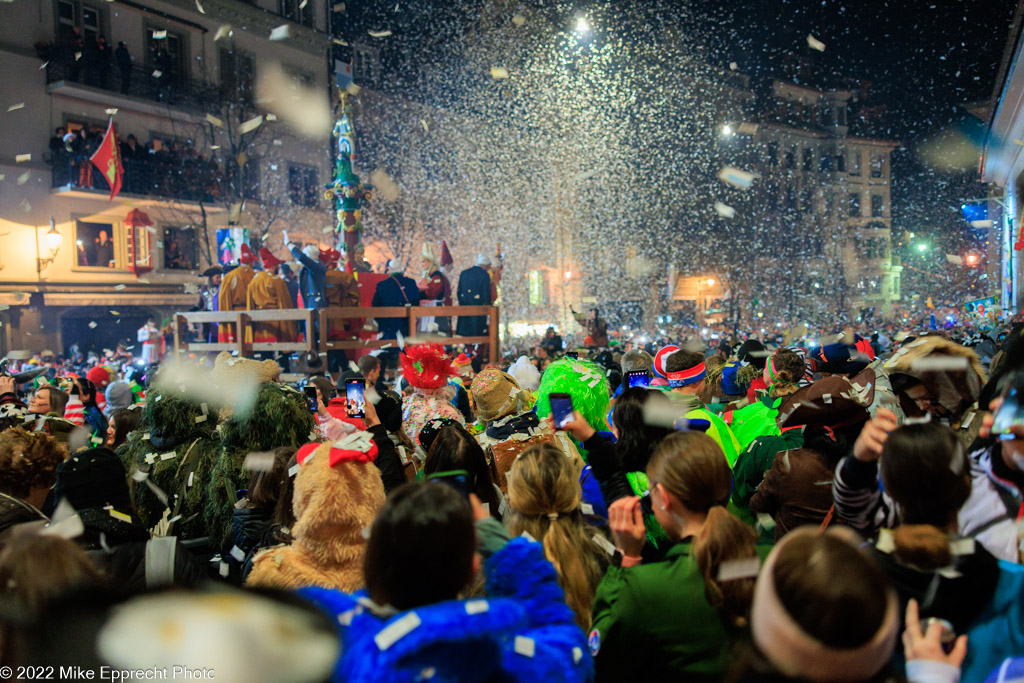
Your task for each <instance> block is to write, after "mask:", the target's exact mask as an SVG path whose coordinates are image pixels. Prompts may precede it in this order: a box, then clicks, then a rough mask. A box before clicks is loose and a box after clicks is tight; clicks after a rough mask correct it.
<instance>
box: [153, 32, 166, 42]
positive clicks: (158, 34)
mask: <svg viewBox="0 0 1024 683" xmlns="http://www.w3.org/2000/svg"><path fill="white" fill-rule="evenodd" d="M166 37H167V31H153V40H163V39H164V38H166Z"/></svg>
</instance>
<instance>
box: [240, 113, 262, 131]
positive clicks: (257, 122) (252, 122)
mask: <svg viewBox="0 0 1024 683" xmlns="http://www.w3.org/2000/svg"><path fill="white" fill-rule="evenodd" d="M262 124H263V116H254V117H252V118H251V119H249V120H248V121H246V122H244V123H242V124H240V125H239V126H238V132H239V133H241V134H242V135H245V134H246V133H251V132H252V131H254V130H256V129H257V128H259V127H260V126H261V125H262Z"/></svg>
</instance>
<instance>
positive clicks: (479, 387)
mask: <svg viewBox="0 0 1024 683" xmlns="http://www.w3.org/2000/svg"><path fill="white" fill-rule="evenodd" d="M469 393H470V394H472V396H473V401H474V402H475V403H476V414H477V417H479V418H480V419H481V420H484V421H485V422H491V421H493V420H498V419H501V418H503V417H505V416H506V415H511V414H513V413H516V412H519V411H520V410H521V409H522V407H523V402H522V389H520V387H519V382H517V381H516V380H515V378H514V377H512V375H509V374H508V373H505V372H502V371H501V370H499V369H498V368H484V370H483V372H481V373H480V374H479V375H477V376H476V379H474V380H473V384H471V385H470V387H469Z"/></svg>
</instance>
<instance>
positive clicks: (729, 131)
mask: <svg viewBox="0 0 1024 683" xmlns="http://www.w3.org/2000/svg"><path fill="white" fill-rule="evenodd" d="M722 135H725V136H729V135H732V126H730V125H729V124H728V123H727V124H725V125H724V126H722Z"/></svg>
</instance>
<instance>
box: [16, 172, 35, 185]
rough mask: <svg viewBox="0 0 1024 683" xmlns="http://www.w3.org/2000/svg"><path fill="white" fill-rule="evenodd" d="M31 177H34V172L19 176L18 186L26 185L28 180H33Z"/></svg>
mask: <svg viewBox="0 0 1024 683" xmlns="http://www.w3.org/2000/svg"><path fill="white" fill-rule="evenodd" d="M31 177H32V171H25V172H24V173H22V174H21V175H20V176H18V184H19V185H24V184H25V183H27V182H28V179H29V178H31Z"/></svg>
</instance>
